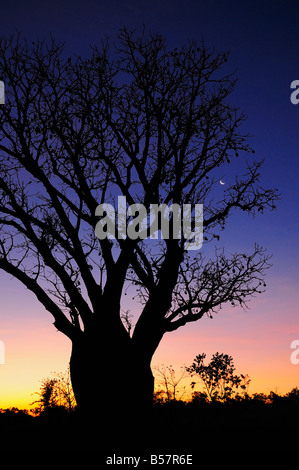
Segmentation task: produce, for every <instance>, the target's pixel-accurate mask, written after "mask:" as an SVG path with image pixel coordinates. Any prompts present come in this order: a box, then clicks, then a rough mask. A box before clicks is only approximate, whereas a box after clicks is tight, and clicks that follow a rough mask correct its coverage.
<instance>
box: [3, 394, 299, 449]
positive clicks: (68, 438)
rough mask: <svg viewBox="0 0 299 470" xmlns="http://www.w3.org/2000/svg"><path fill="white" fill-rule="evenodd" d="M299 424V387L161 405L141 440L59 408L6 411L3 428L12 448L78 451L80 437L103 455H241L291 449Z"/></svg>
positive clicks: (6, 445) (155, 408)
mask: <svg viewBox="0 0 299 470" xmlns="http://www.w3.org/2000/svg"><path fill="white" fill-rule="evenodd" d="M94 407H96V404H92V403H91V405H90V415H91V416H92V415H93V409H94ZM298 420H299V389H298V388H294V389H292V390H291V391H290V392H289V393H286V394H285V395H279V394H277V393H275V392H270V393H269V394H268V395H267V394H263V393H255V394H253V395H247V394H246V395H245V396H243V397H241V396H237V397H236V398H231V399H229V400H227V401H225V402H221V401H219V400H216V401H214V402H209V401H207V400H206V399H205V397H204V396H200V395H198V394H195V395H194V397H193V399H192V400H190V401H188V402H185V401H181V400H180V401H177V400H175V401H173V400H172V401H164V402H161V401H158V402H156V403H155V404H154V406H153V414H152V420H151V424H147V425H146V426H145V429H144V430H142V432H141V435H140V434H139V438H140V439H137V437H135V438H134V433H133V432H132V433H130V436H129V438H128V434H126V433H123V435H122V438H120V436H119V432H118V431H119V429H120V428H119V423H115V434H114V435H112V436H110V437H109V439H108V438H107V441H108V442H106V441H105V438H106V437H107V436H105V430H104V429H103V427H102V426H101V423H98V422H95V423H94V428H93V429H88V428H87V429H86V427H84V425H83V424H82V422H81V420H80V416H79V414H78V413H77V411H68V410H67V409H66V408H64V407H59V406H54V407H51V408H48V409H46V410H44V411H43V412H41V413H40V414H39V415H37V416H33V415H31V414H30V413H29V412H28V411H27V410H18V409H17V408H10V409H6V410H4V409H1V412H0V429H1V439H2V444H3V448H6V449H7V448H8V449H12V448H17V449H27V450H28V449H29V448H35V449H38V448H39V449H43V448H44V449H47V448H50V447H51V446H53V444H54V443H55V448H56V449H57V448H61V449H63V448H66V446H68V448H69V449H70V448H71V449H72V448H73V449H74V448H75V447H76V442H77V440H78V438H79V436H80V439H81V443H82V444H81V446H82V447H81V446H80V447H81V448H91V449H94V450H97V452H98V453H99V454H100V453H105V454H107V455H109V452H112V453H117V452H121V451H123V452H126V454H127V455H128V452H129V451H130V450H131V449H133V450H134V449H138V450H139V449H140V448H141V450H145V451H149V450H150V449H152V450H153V451H155V452H157V451H159V452H163V453H165V452H167V451H172V452H175V451H177V450H179V449H181V450H182V451H186V452H187V451H188V452H190V453H193V454H196V453H197V452H198V451H199V450H200V449H202V448H203V447H204V448H209V449H212V448H215V450H217V449H219V448H225V447H229V448H231V449H232V450H234V451H236V450H238V449H239V448H240V449H242V448H247V449H252V450H253V449H260V448H261V449H263V448H267V446H271V448H272V446H273V445H275V444H277V445H279V448H280V449H281V448H283V449H286V448H291V446H292V443H293V442H295V441H296V436H297V431H296V429H297V427H298ZM132 431H133V430H132ZM136 434H137V435H138V432H137V433H136ZM145 435H147V438H146V439H145ZM82 441H83V442H82ZM116 442H117V443H116ZM143 446H144V447H143Z"/></svg>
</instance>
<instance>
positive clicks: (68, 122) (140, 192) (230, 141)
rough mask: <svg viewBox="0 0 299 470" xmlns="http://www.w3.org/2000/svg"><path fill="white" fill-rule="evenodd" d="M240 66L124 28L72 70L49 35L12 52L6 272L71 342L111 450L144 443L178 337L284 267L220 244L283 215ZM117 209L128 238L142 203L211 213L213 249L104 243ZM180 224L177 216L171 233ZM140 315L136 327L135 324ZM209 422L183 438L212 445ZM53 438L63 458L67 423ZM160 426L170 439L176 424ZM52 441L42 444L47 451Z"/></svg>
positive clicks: (185, 240)
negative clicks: (239, 218)
mask: <svg viewBox="0 0 299 470" xmlns="http://www.w3.org/2000/svg"><path fill="white" fill-rule="evenodd" d="M228 58H229V54H228V53H226V52H221V51H220V52H216V51H214V50H212V49H209V48H208V47H206V45H205V44H204V42H199V43H195V42H193V41H190V42H188V43H187V44H185V45H183V46H181V47H176V48H174V49H173V48H172V47H169V45H168V44H167V41H166V38H164V37H163V36H161V35H159V34H155V33H151V32H147V31H146V30H143V31H142V32H141V34H138V33H137V32H136V33H134V32H132V31H129V30H128V29H126V28H123V29H122V30H121V31H120V33H119V35H118V38H117V39H116V41H113V42H112V41H102V42H100V43H99V44H98V45H96V46H94V47H93V48H92V49H91V50H90V52H89V54H88V57H80V56H77V55H75V54H73V55H72V56H70V57H67V56H66V50H65V48H64V47H63V45H62V44H59V43H57V42H56V41H55V40H54V39H52V38H51V40H49V41H46V40H45V41H36V42H33V43H31V41H28V40H26V38H24V37H23V36H22V34H16V35H14V36H12V37H10V38H2V39H0V76H1V77H3V81H4V82H5V93H6V96H5V105H4V106H1V107H0V270H2V271H4V272H5V273H7V274H8V275H9V276H12V277H13V278H15V279H17V280H19V281H20V283H21V284H22V286H23V287H24V288H26V289H28V290H29V291H30V292H32V294H33V295H35V297H36V298H37V300H38V301H39V302H40V304H41V306H43V307H44V309H45V310H47V311H48V312H50V314H51V316H52V317H53V321H54V326H55V328H56V329H57V330H58V331H59V332H61V333H62V334H64V335H65V336H66V337H67V338H68V339H69V340H70V341H71V343H72V352H71V358H70V369H71V380H72V386H73V390H74V393H75V397H76V402H77V404H78V407H79V408H80V409H81V412H82V413H85V416H86V419H87V418H88V417H91V416H92V417H93V416H94V415H95V413H97V418H94V419H95V420H96V423H97V425H98V428H99V432H101V429H104V430H105V431H106V429H107V428H109V430H108V431H107V432H106V433H105V434H106V435H108V440H109V439H110V438H109V435H112V440H113V438H114V435H115V432H116V431H115V429H117V428H118V426H119V422H121V423H124V427H125V426H127V429H126V432H125V433H124V435H126V436H127V435H129V436H131V426H132V424H133V426H134V429H135V430H136V433H137V434H138V435H139V436H140V435H141V436H142V433H140V432H138V430H139V429H140V427H141V426H142V425H143V423H147V424H146V426H145V427H146V428H148V427H149V424H148V421H147V419H148V416H147V415H148V414H150V415H152V412H151V402H152V397H153V389H154V377H153V374H152V370H151V362H152V357H153V355H154V353H155V351H156V349H157V347H158V346H159V344H160V342H161V341H162V340H163V338H164V336H165V334H169V333H171V332H173V331H175V330H177V329H179V328H182V327H184V326H185V325H186V324H187V323H191V322H195V321H199V320H200V319H201V318H203V317H204V316H208V317H210V318H213V317H214V316H215V314H216V313H218V312H219V311H220V310H222V309H224V308H225V307H226V306H229V308H230V307H231V306H241V307H244V308H245V307H246V305H247V303H248V302H249V301H250V300H251V299H252V298H254V297H256V296H257V295H259V294H261V293H263V292H264V290H265V288H266V283H265V276H266V274H267V272H268V269H269V268H270V266H271V264H270V258H271V255H270V254H268V253H267V252H266V250H265V249H264V248H263V247H261V246H259V245H257V244H256V245H254V246H252V247H251V248H250V247H248V250H247V247H244V250H245V251H244V250H243V248H242V250H241V252H231V250H230V249H229V251H227V249H226V250H225V249H224V248H225V247H223V245H222V232H223V230H225V228H226V226H227V223H229V220H230V217H231V216H234V215H235V214H236V213H239V214H243V215H246V214H247V215H248V216H253V217H254V216H256V215H258V214H262V213H263V212H265V211H266V210H274V209H275V207H276V203H277V201H278V199H279V195H278V191H277V190H276V189H275V188H273V189H272V188H267V187H264V184H263V181H262V178H261V172H262V165H263V161H262V160H261V159H260V158H258V159H255V157H254V153H255V151H254V149H253V148H252V144H251V143H250V140H251V139H250V138H249V136H248V134H247V132H246V131H245V129H244V127H243V126H244V124H245V121H246V116H245V114H244V113H243V112H242V111H241V110H239V109H238V108H237V107H236V106H235V105H234V104H233V103H232V99H233V92H234V90H235V86H236V83H237V79H236V76H235V74H234V73H232V71H231V66H230V65H229V64H228V63H227V62H228ZM228 172H229V175H230V178H229V180H228V181H227V182H226V184H225V186H224V187H223V188H222V189H221V190H220V179H221V177H222V176H223V175H224V174H227V173H228ZM119 196H122V197H125V198H126V201H127V205H128V206H129V207H127V206H126V209H127V216H126V217H125V218H124V219H125V220H124V222H125V225H126V226H127V227H129V224H130V223H131V222H132V215H133V214H132V213H131V212H129V208H132V207H135V208H136V206H133V205H135V204H140V203H141V204H142V205H143V207H144V208H145V209H146V219H147V220H148V219H149V214H150V208H151V205H152V204H157V205H158V206H159V207H160V206H161V204H165V205H166V206H167V207H168V208H169V209H170V206H173V205H174V204H175V205H176V206H175V207H179V208H183V207H184V205H185V204H188V205H189V207H191V208H192V224H191V225H193V226H195V225H196V222H197V221H196V220H195V219H196V217H195V216H196V211H195V205H197V204H203V206H204V221H203V247H202V249H201V250H189V248H190V243H189V242H190V241H191V240H190V239H189V235H190V234H189V235H186V234H185V233H180V235H181V237H180V238H176V237H175V236H174V233H173V230H172V234H171V236H169V237H167V236H166V237H165V238H163V237H161V236H160V235H161V233H160V235H159V237H157V239H156V240H146V239H144V238H142V237H141V236H140V235H141V234H140V231H139V229H140V227H138V229H137V226H138V225H139V224H137V225H136V226H135V231H134V233H133V236H127V237H126V238H122V237H120V238H114V239H110V238H107V237H106V236H103V237H101V236H100V237H99V238H98V236H97V235H96V233H95V227H97V226H98V224H99V223H100V222H101V223H104V226H105V227H106V226H107V227H108V220H107V217H106V216H104V217H101V215H98V212H97V208H98V206H99V204H102V203H105V204H111V205H112V206H113V207H114V208H116V205H117V201H118V197H119ZM134 210H135V209H134ZM135 215H136V214H135ZM100 217H101V218H100ZM108 219H109V217H108ZM158 219H159V217H158V216H157V218H156V219H155V221H154V222H157V223H158V222H159V220H158ZM174 220H175V217H174V214H173V212H172V215H170V216H169V217H168V220H167V223H168V227H170V228H169V230H170V232H171V227H173V223H174ZM249 220H250V219H248V223H250V221H249ZM134 221H135V222H136V219H135V218H134ZM114 222H115V220H114ZM148 222H149V223H150V224H151V227H154V226H155V225H154V222H151V221H150V220H149V221H148ZM100 225H101V224H100ZM119 225H120V224H119V220H118V228H119ZM159 225H160V229H161V224H159ZM107 227H106V230H108V229H107ZM133 227H134V225H133ZM131 228H132V226H131ZM160 232H161V230H160ZM181 232H182V231H181ZM183 232H184V231H183ZM128 233H129V232H128ZM192 233H193V232H192ZM194 233H195V232H194ZM146 235H148V234H147V233H146ZM192 236H193V235H192ZM200 245H201V244H200ZM196 246H198V245H196ZM226 248H227V247H226ZM233 251H234V250H233ZM127 294H128V295H127ZM135 299H136V300H135ZM128 302H129V303H130V302H132V303H134V316H135V317H136V318H135V326H134V329H131V328H128V319H129V317H128V316H127V317H125V318H123V311H124V310H125V311H126V309H127V304H128ZM16 321H17V318H16ZM116 366H117V371H116ZM101 380H102V383H101V384H100V383H99V382H100V381H101ZM106 384H108V385H106ZM159 406H160V405H159ZM167 406H168V405H167ZM188 406H189V405H188ZM213 406H214V405H213ZM161 410H163V413H164V410H165V409H164V407H162V408H161ZM133 414H134V416H133ZM174 416H176V413H174ZM105 417H106V418H107V419H106V422H105V424H103V420H104V419H105ZM26 419H27V418H26ZM28 419H31V418H28ZM32 419H33V418H32ZM43 419H44V413H43V414H42V415H41V416H40V417H39V418H37V422H40V423H43V422H44V421H43ZM61 419H62V418H61ZM63 419H64V418H63ZM174 419H175V418H174ZM178 419H179V418H178ZM196 419H197V420H196V425H195V426H196V429H195V430H192V429H190V430H189V429H188V425H187V424H186V426H187V429H185V428H183V427H181V428H178V429H177V430H176V431H175V433H176V436H181V438H182V439H183V438H184V439H186V437H187V436H188V435H189V433H191V436H193V437H194V436H195V435H197V434H198V432H199V433H201V431H200V429H199V428H198V426H199V424H198V423H199V422H200V421H198V420H200V413H198V418H196ZM93 421H94V420H91V422H90V423H89V427H88V429H90V428H91V427H93V426H94V425H93ZM32 422H34V423H35V421H32ZM125 423H126V424H125ZM178 424H180V423H178ZM86 426H87V424H86ZM190 426H191V424H190ZM203 426H206V425H205V424H204V425H203ZM54 428H55V432H54V431H53V436H52V435H51V439H52V440H53V439H54V440H55V444H56V446H57V445H59V444H60V441H59V434H60V433H62V432H63V426H62V425H61V426H58V427H54ZM128 428H130V433H128ZM49 429H51V428H49ZM159 429H160V430H161V431H162V432H163V433H164V434H163V435H164V436H166V437H167V436H168V433H169V432H170V430H169V429H168V427H167V429H163V428H159ZM56 430H57V432H56ZM93 431H94V429H93ZM173 431H174V428H172V429H171V432H173ZM195 431H196V432H195ZM47 432H48V428H47V426H46V427H45V429H44V431H43V432H38V431H37V432H36V434H37V435H38V439H39V440H41V441H42V443H43V442H44V440H45V442H47V443H48V441H47V440H46V439H45V435H46V433H47ZM49 432H50V433H51V432H52V431H49ZM70 432H73V427H72V429H71V431H70ZM96 432H97V433H98V430H96ZM82 433H83V436H84V437H86V435H87V433H86V429H85V428H84V431H83V432H82ZM119 434H120V436H123V433H122V430H120V431H119ZM149 437H152V436H149ZM26 438H28V439H30V433H29V437H28V435H26ZM63 438H64V439H67V438H69V434H68V433H66V436H63ZM164 438H165V437H164ZM130 439H132V437H130ZM142 439H143V442H146V441H145V439H144V438H143V436H142ZM32 442H34V440H33V441H32ZM76 442H80V446H82V443H81V441H78V436H77V438H76ZM109 442H110V440H109ZM72 445H74V442H72Z"/></svg>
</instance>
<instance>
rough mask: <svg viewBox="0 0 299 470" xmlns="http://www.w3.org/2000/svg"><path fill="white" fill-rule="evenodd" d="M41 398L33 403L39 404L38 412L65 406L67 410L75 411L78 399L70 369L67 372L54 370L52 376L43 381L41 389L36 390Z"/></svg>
mask: <svg viewBox="0 0 299 470" xmlns="http://www.w3.org/2000/svg"><path fill="white" fill-rule="evenodd" d="M36 393H37V394H38V396H39V399H38V400H36V401H34V402H33V403H31V404H32V405H34V404H37V405H38V406H37V408H36V412H37V413H41V412H44V411H47V410H49V409H53V408H57V407H63V408H65V409H66V410H67V411H74V410H75V407H76V400H75V396H74V392H73V389H72V384H71V380H70V372H69V369H68V370H67V371H66V372H54V373H53V377H52V378H49V377H47V378H45V379H43V380H42V381H41V387H40V391H39V392H36Z"/></svg>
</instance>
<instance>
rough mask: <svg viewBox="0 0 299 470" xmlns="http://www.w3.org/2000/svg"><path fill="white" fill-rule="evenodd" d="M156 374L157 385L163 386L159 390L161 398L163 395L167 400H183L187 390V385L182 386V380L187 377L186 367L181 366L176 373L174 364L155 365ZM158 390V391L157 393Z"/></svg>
mask: <svg viewBox="0 0 299 470" xmlns="http://www.w3.org/2000/svg"><path fill="white" fill-rule="evenodd" d="M154 374H155V378H156V384H157V387H161V390H159V389H158V390H157V392H162V393H158V396H159V398H160V397H161V395H164V396H165V397H166V401H168V402H170V401H176V400H181V399H182V398H183V396H184V395H185V392H186V387H185V386H183V387H182V381H183V380H184V379H185V378H186V377H187V373H186V368H185V367H181V370H180V372H179V373H176V371H175V370H174V368H173V367H172V365H170V366H165V365H164V364H162V365H161V366H156V367H154ZM157 392H156V393H157Z"/></svg>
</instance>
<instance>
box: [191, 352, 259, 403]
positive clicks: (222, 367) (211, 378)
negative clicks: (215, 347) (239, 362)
mask: <svg viewBox="0 0 299 470" xmlns="http://www.w3.org/2000/svg"><path fill="white" fill-rule="evenodd" d="M205 358H206V354H205V353H203V354H198V355H197V356H196V358H195V359H194V361H193V363H192V365H191V366H190V367H187V368H186V370H187V372H189V373H190V374H191V376H192V377H193V376H198V377H199V378H200V380H201V382H202V383H203V384H204V390H205V392H206V393H207V396H208V397H209V399H210V400H226V399H227V398H230V397H231V396H232V395H233V394H234V393H235V392H236V390H237V389H238V388H241V389H242V390H243V391H245V390H246V389H247V387H248V384H249V382H250V379H249V377H248V376H247V375H246V376H245V375H243V374H240V375H238V374H236V373H235V371H236V368H235V366H234V361H233V358H232V356H229V355H228V354H219V353H218V352H216V353H215V354H213V356H212V358H211V360H210V362H209V363H208V364H205V363H204V360H205ZM195 385H196V382H192V383H191V386H192V388H194V387H195Z"/></svg>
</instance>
